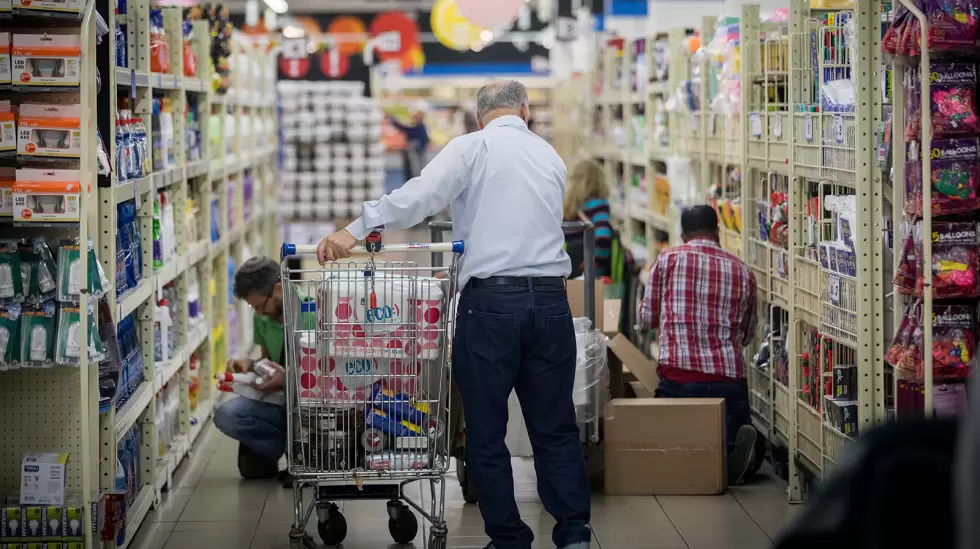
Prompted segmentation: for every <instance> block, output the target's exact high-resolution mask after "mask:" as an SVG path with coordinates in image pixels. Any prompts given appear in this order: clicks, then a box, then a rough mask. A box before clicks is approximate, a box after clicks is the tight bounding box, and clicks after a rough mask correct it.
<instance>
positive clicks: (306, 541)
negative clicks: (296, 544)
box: [303, 536, 320, 549]
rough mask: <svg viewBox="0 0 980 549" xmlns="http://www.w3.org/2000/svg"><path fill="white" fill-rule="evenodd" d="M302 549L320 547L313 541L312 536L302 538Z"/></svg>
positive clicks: (316, 548) (317, 548)
mask: <svg viewBox="0 0 980 549" xmlns="http://www.w3.org/2000/svg"><path fill="white" fill-rule="evenodd" d="M303 549H320V546H319V545H317V544H316V542H315V541H313V536H306V537H305V538H303Z"/></svg>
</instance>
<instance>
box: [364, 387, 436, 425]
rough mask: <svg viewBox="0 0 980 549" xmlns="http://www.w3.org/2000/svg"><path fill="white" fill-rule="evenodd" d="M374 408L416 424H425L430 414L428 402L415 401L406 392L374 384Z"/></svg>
mask: <svg viewBox="0 0 980 549" xmlns="http://www.w3.org/2000/svg"><path fill="white" fill-rule="evenodd" d="M372 400H373V401H374V408H375V409H377V410H380V411H382V412H384V413H386V414H387V415H388V416H389V417H391V418H392V419H395V420H399V421H401V420H405V421H408V422H409V423H414V424H415V425H424V424H425V420H426V417H427V416H428V411H429V406H428V404H427V403H424V402H422V403H415V402H412V399H411V398H410V397H409V396H408V395H406V394H404V393H395V392H393V391H387V390H385V389H382V388H381V387H380V386H378V385H375V386H374V396H373V398H372Z"/></svg>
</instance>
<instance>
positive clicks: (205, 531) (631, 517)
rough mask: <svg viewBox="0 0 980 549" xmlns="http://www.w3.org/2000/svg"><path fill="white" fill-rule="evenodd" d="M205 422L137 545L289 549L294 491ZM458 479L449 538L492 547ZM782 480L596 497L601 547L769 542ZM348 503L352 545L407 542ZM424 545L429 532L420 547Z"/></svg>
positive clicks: (526, 468)
mask: <svg viewBox="0 0 980 549" xmlns="http://www.w3.org/2000/svg"><path fill="white" fill-rule="evenodd" d="M205 429H206V430H205V432H204V433H203V434H202V437H201V439H200V440H199V442H198V447H197V448H196V449H195V451H194V453H193V455H192V456H191V457H190V458H188V460H186V461H185V462H184V463H183V464H182V465H181V467H180V468H179V469H178V471H177V474H176V475H175V476H174V481H173V483H174V486H173V487H172V488H171V490H170V492H169V493H167V494H165V498H164V502H163V503H162V505H161V506H160V508H159V509H157V510H155V511H152V512H151V513H150V515H149V516H148V517H147V520H146V522H145V523H144V525H143V526H142V528H141V529H140V531H139V533H138V534H137V536H136V539H135V540H134V541H133V543H132V544H131V546H130V547H132V549H246V548H251V549H287V548H288V547H289V543H288V539H287V534H288V531H289V525H290V522H291V520H292V491H291V490H284V489H283V488H281V487H280V486H279V484H278V483H274V482H254V481H252V482H246V481H242V480H241V479H240V478H239V476H238V471H237V468H236V448H237V447H236V443H234V442H233V441H231V440H230V439H228V438H225V437H224V436H223V435H222V434H221V433H219V432H217V431H216V430H215V429H214V427H213V426H210V425H209V426H208V427H206V428H205ZM515 474H516V475H517V477H518V478H517V483H516V484H517V490H518V494H517V496H518V501H519V505H520V507H521V514H522V516H523V517H524V520H525V521H526V522H527V523H528V524H529V525H530V526H531V528H533V529H534V531H535V537H536V538H537V539H536V540H535V544H534V549H538V548H541V549H545V548H552V547H553V545H551V539H550V537H551V536H550V533H551V527H552V525H553V524H554V521H553V519H552V518H551V517H550V516H549V515H548V514H547V513H545V512H544V509H543V508H542V506H541V504H540V502H539V501H538V498H537V493H536V491H535V483H534V474H533V470H532V469H531V467H530V465H529V464H528V463H525V462H521V463H520V464H518V465H517V466H516V472H515ZM448 484H449V488H450V492H449V494H450V495H449V496H448V498H447V499H448V501H447V504H446V516H447V522H448V523H449V531H450V534H449V547H450V548H453V549H455V548H482V547H483V546H484V545H485V544H486V543H487V539H486V537H485V536H484V534H483V523H482V521H481V519H480V514H479V510H478V509H477V508H476V506H474V505H465V504H464V503H463V500H462V496H461V494H460V492H459V489H458V484H457V483H456V482H455V480H454V479H453V480H450V482H449V483H448ZM782 489H783V485H782V483H781V482H779V481H777V480H774V479H772V478H766V477H763V478H762V479H760V480H759V481H757V482H755V483H753V484H751V485H748V486H743V487H736V488H734V489H732V491H731V492H730V493H729V494H726V495H723V496H717V497H676V496H675V497H612V496H594V498H593V503H592V528H593V532H594V535H595V538H596V539H595V540H594V543H593V548H601V549H634V548H637V549H638V548H641V547H643V548H651V549H766V548H769V547H770V546H771V545H772V541H771V539H772V537H773V536H775V534H776V533H777V532H778V531H779V530H780V529H781V528H782V527H783V526H784V525H785V524H786V523H787V521H788V520H789V518H790V517H791V515H792V514H793V512H794V508H793V507H791V506H789V505H788V504H787V503H786V500H785V498H784V497H783V494H782ZM343 512H344V515H345V517H346V518H347V522H348V526H349V530H348V536H347V541H346V542H345V543H344V546H343V547H344V548H345V549H382V548H389V547H399V546H392V542H391V539H390V537H389V536H388V529H387V515H386V513H385V503H384V502H383V501H363V502H346V503H345V504H344V505H343ZM310 531H311V532H315V524H312V525H311V528H310ZM422 545H423V544H422V534H421V533H420V534H419V537H418V538H417V539H416V541H415V547H417V548H421V547H422ZM407 547H409V548H411V547H412V546H411V545H409V546H407Z"/></svg>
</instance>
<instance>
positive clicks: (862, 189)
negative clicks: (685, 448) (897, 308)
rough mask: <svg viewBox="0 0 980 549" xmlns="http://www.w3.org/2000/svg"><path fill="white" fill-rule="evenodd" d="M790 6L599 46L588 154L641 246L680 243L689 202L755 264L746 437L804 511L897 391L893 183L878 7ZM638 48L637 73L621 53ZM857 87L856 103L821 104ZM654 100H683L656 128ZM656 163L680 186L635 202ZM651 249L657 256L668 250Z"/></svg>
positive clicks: (649, 188)
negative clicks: (891, 365)
mask: <svg viewBox="0 0 980 549" xmlns="http://www.w3.org/2000/svg"><path fill="white" fill-rule="evenodd" d="M787 8H788V10H781V11H780V12H777V13H776V14H775V15H774V16H772V15H770V16H767V17H763V14H760V11H759V7H758V6H756V5H746V6H742V8H741V12H740V13H739V17H738V18H737V19H721V20H718V19H715V18H705V19H704V21H703V22H702V25H701V28H700V29H699V32H698V33H697V34H698V35H699V37H700V38H699V40H700V44H699V45H698V44H695V46H694V47H692V46H691V42H690V40H691V38H690V36H691V35H692V33H691V32H690V31H689V30H687V29H676V30H673V31H670V32H666V33H661V34H655V35H654V36H651V37H647V38H645V39H642V41H645V42H646V44H645V49H641V48H640V47H639V46H637V45H636V43H637V42H639V41H634V42H632V43H627V44H625V45H624V46H620V45H618V44H614V45H613V46H611V47H609V48H607V49H606V50H605V51H604V52H603V53H601V54H600V60H599V67H598V69H597V71H596V74H597V83H598V84H597V85H598V87H599V93H598V94H597V99H596V102H595V104H594V106H593V107H594V112H595V116H594V126H593V132H592V140H591V141H590V147H589V148H590V151H591V153H592V155H593V157H595V158H597V159H599V160H600V161H602V162H603V163H604V164H605V166H606V167H607V174H608V175H609V177H610V181H612V182H613V183H614V187H615V188H616V190H615V191H614V197H613V203H614V208H613V214H614V217H617V218H618V219H617V223H618V224H619V226H620V227H621V230H622V231H623V232H624V233H625V235H626V236H627V238H630V239H631V240H633V241H634V244H636V243H638V242H642V241H641V240H640V239H639V238H638V237H639V236H641V235H644V236H646V235H649V234H656V235H657V236H658V237H659V238H662V239H663V240H668V238H667V236H668V235H669V239H670V240H671V241H676V240H677V237H678V235H677V232H678V230H677V228H676V226H675V224H674V222H673V219H674V216H675V215H676V214H675V213H674V212H675V211H676V207H678V206H680V205H682V204H684V203H692V202H696V203H705V202H708V203H712V204H714V205H715V206H716V208H717V210H718V211H719V218H720V219H721V226H722V230H721V237H722V238H721V240H722V246H723V247H724V248H725V249H726V250H728V251H729V252H731V253H733V254H735V255H738V256H739V257H741V258H742V259H743V260H744V261H745V262H746V264H747V265H748V266H749V267H750V269H751V270H752V272H753V274H754V275H755V277H756V282H757V285H758V289H759V292H758V307H759V318H760V322H759V328H758V332H757V334H756V337H755V343H754V344H753V345H752V346H751V347H750V348H749V349H748V350H747V356H746V358H747V361H746V367H747V372H746V376H747V378H748V383H749V388H750V403H751V407H752V412H753V423H754V424H755V425H756V427H757V429H758V430H759V431H760V432H761V433H762V434H763V435H765V436H766V437H767V439H768V440H769V441H770V442H771V443H772V447H773V455H774V456H782V457H781V459H779V460H777V461H779V462H784V463H786V475H787V477H788V479H789V489H788V497H789V499H790V500H791V501H800V500H801V499H802V497H803V494H804V492H805V486H806V483H807V482H808V479H819V478H820V477H821V476H822V475H823V474H824V472H825V471H827V469H828V468H829V467H830V466H831V465H833V464H834V463H836V462H837V461H838V460H839V459H840V456H841V452H842V451H843V449H844V448H845V447H846V445H847V444H848V443H849V441H850V440H852V439H853V438H854V437H855V436H857V434H858V433H860V432H861V431H862V430H864V429H867V428H870V427H871V426H873V425H875V424H877V423H879V422H882V421H884V420H885V417H886V412H887V408H888V402H889V399H890V393H891V392H892V391H891V388H890V387H889V383H888V382H887V381H886V372H885V371H884V366H883V357H884V348H883V343H884V338H885V337H886V336H885V334H886V332H887V327H886V326H885V321H886V318H885V314H884V312H885V311H884V294H885V291H884V287H883V268H882V267H883V263H884V259H883V256H884V254H885V250H884V248H885V246H884V242H883V240H884V239H883V236H882V235H883V227H884V218H883V207H884V206H883V197H884V189H885V188H886V187H885V186H884V185H883V184H882V173H881V170H880V168H879V167H878V166H877V164H875V163H874V162H873V161H872V160H873V158H874V157H875V156H876V155H877V142H876V141H875V135H876V134H877V131H878V124H879V122H880V121H881V113H882V100H881V87H882V86H881V81H882V76H881V75H882V72H883V71H882V65H881V56H880V53H879V52H880V37H881V17H882V16H881V4H880V3H879V2H878V1H876V0H875V1H872V0H866V1H865V0H859V1H858V2H857V3H856V4H855V5H853V6H852V7H851V8H849V9H847V10H840V9H829V8H824V7H822V6H811V4H810V3H809V2H806V1H799V0H796V1H793V2H791V3H790V4H789V5H788V6H787ZM736 29H737V31H736ZM695 40H698V38H695ZM664 43H666V45H665V46H664V45H663V44H664ZM664 47H665V48H666V50H667V52H666V54H665V53H663V52H662V51H659V52H658V48H661V49H662V48H664ZM639 51H645V52H647V53H646V54H645V55H644V56H643V57H644V58H643V59H640V56H637V55H630V54H629V52H639ZM624 52H626V53H625V54H624ZM664 60H666V61H667V64H668V66H667V67H666V73H667V78H666V85H665V86H661V85H660V84H659V83H658V82H657V81H656V80H655V78H656V76H657V75H658V74H662V73H663V72H664V70H663V69H662V68H658V67H657V63H663V61H664ZM640 61H642V62H643V63H645V64H646V65H647V67H650V69H648V72H647V78H646V80H645V85H646V87H645V88H643V87H642V86H643V84H644V80H643V79H636V78H635V77H632V78H631V76H630V75H633V74H635V73H636V69H635V68H630V64H631V63H633V64H635V63H637V62H640ZM733 67H735V68H736V69H735V70H732V68H733ZM618 80H619V81H620V82H619V83H617V81H618ZM835 81H840V82H835ZM634 82H639V84H638V85H637V84H634ZM847 84H850V85H851V86H852V87H853V90H854V94H855V99H854V103H853V104H844V105H839V104H835V103H833V102H832V101H828V100H827V98H826V97H825V96H826V95H827V92H828V90H830V91H833V87H834V86H837V85H847ZM637 86H638V87H637ZM663 88H666V89H663ZM644 90H645V91H644ZM661 90H663V91H661ZM726 90H727V91H728V96H727V97H725V96H723V94H725V93H726ZM660 93H663V94H664V95H665V96H668V97H670V98H671V99H674V100H675V101H674V103H675V104H674V105H673V107H674V108H673V110H671V111H670V112H669V113H668V114H667V115H666V116H665V117H660V118H659V119H658V118H656V117H651V116H650V113H655V112H656V110H657V106H656V103H655V102H656V100H657V96H658V94H660ZM637 104H642V105H644V107H643V108H644V109H646V110H645V112H646V114H647V116H646V120H645V121H644V124H629V123H625V124H623V126H624V127H625V128H624V130H623V133H624V134H625V137H620V136H617V132H618V130H615V129H614V128H615V126H616V123H617V121H619V120H629V113H630V112H634V113H635V112H636V107H635V106H633V105H637ZM621 112H622V113H623V114H622V115H620V113H621ZM651 118H653V120H651ZM661 126H666V130H664V129H661ZM631 134H632V135H633V136H634V138H631V137H630V136H631ZM664 134H666V135H667V136H668V137H667V139H664V140H661V137H662V136H663V135H664ZM637 135H645V136H646V139H643V140H642V141H641V142H639V143H637V141H636V140H635V136H637ZM624 143H636V144H637V145H639V146H642V147H643V148H642V149H634V148H633V147H624V146H623V144H624ZM640 150H642V151H643V152H642V153H640V154H637V151H640ZM658 155H662V156H663V157H664V163H665V164H672V163H676V164H677V165H679V166H680V167H681V168H682V169H680V170H676V171H675V170H673V169H672V170H671V174H672V175H674V174H679V176H678V177H677V180H675V181H668V182H665V188H666V189H667V193H666V195H664V193H660V192H658V191H657V188H658V185H657V184H653V185H651V184H650V178H649V177H647V178H646V187H645V188H644V187H642V186H637V185H633V186H632V189H631V188H630V187H631V185H629V184H628V183H627V182H630V181H633V180H635V179H636V178H635V176H632V175H631V174H632V173H636V172H637V171H641V172H640V173H644V174H651V173H654V174H659V173H663V174H664V175H666V170H664V171H662V172H661V171H659V169H660V166H659V165H658V163H657V160H658ZM631 190H632V191H633V193H632V194H631V192H630V191H631ZM679 195H682V196H679ZM644 198H645V199H646V205H644V203H643V202H642V199H644ZM617 199H619V200H622V202H619V204H618V205H617V204H616V200H617ZM616 206H618V207H616ZM659 208H665V209H666V212H664V211H663V210H659ZM665 221H666V222H665ZM651 228H652V231H658V230H662V231H663V232H665V233H668V235H662V234H657V233H654V232H652V231H651ZM648 243H649V244H648V245H647V249H648V250H649V252H650V256H651V260H652V258H653V257H654V256H655V254H656V251H657V250H658V248H659V245H655V244H654V243H652V242H650V241H648ZM638 247H639V246H634V249H636V248H638ZM831 255H832V256H833V259H832V260H831Z"/></svg>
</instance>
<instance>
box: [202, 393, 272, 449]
mask: <svg viewBox="0 0 980 549" xmlns="http://www.w3.org/2000/svg"><path fill="white" fill-rule="evenodd" d="M214 425H215V427H217V428H218V430H219V431H221V432H222V433H224V434H225V435H227V436H229V437H230V438H233V439H235V440H237V441H239V442H241V443H242V444H244V445H245V446H248V448H249V449H250V450H252V451H253V452H255V453H257V454H259V455H261V456H263V457H265V458H267V459H268V460H269V461H273V462H275V461H278V460H279V458H280V457H281V456H282V454H283V452H284V451H285V450H286V411H285V410H284V409H283V407H282V406H278V405H276V404H270V403H268V402H258V401H256V400H252V399H249V398H245V397H242V396H240V397H236V398H233V399H231V400H229V401H228V402H225V403H224V404H222V405H220V406H218V408H217V409H216V410H215V411H214Z"/></svg>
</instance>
